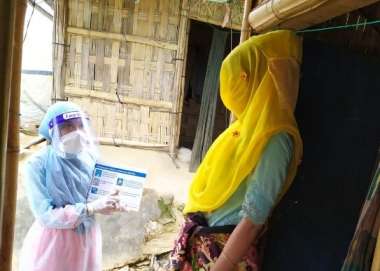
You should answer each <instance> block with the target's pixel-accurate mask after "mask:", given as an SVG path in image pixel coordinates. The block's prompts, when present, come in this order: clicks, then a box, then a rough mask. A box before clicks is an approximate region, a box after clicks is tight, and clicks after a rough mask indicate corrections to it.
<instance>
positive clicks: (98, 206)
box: [86, 191, 119, 215]
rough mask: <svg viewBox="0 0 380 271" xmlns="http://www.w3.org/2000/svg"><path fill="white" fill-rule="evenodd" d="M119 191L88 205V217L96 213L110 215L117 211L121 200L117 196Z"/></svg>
mask: <svg viewBox="0 0 380 271" xmlns="http://www.w3.org/2000/svg"><path fill="white" fill-rule="evenodd" d="M118 193H119V191H115V192H113V193H111V194H108V195H105V196H103V197H101V198H99V199H97V200H94V201H92V202H90V203H87V205H86V206H87V213H88V215H93V214H96V213H99V214H103V215H109V214H111V213H112V212H114V211H117V207H118V205H119V199H118V198H117V194H118Z"/></svg>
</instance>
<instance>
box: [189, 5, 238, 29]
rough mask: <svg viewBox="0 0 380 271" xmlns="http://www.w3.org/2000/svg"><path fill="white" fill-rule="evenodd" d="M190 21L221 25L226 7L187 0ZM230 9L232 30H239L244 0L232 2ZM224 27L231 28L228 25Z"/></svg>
mask: <svg viewBox="0 0 380 271" xmlns="http://www.w3.org/2000/svg"><path fill="white" fill-rule="evenodd" d="M189 6H190V10H189V17H190V19H193V20H197V21H201V22H206V23H210V24H215V25H219V26H220V25H222V23H223V20H224V16H225V14H226V5H225V4H220V3H215V2H209V1H204V0H189ZM229 6H230V7H231V18H232V28H233V29H236V30H240V28H241V23H242V20H243V10H244V0H232V1H231V3H229ZM226 27H229V28H230V27H231V24H230V23H228V24H227V25H226Z"/></svg>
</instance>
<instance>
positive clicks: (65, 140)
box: [59, 130, 87, 154]
mask: <svg viewBox="0 0 380 271" xmlns="http://www.w3.org/2000/svg"><path fill="white" fill-rule="evenodd" d="M86 145H87V140H86V139H85V137H84V134H83V132H81V131H79V130H76V131H74V132H71V133H68V134H66V135H64V136H62V137H61V142H60V144H59V148H60V149H61V151H62V152H64V153H67V154H78V153H80V152H82V151H83V149H84V148H85V146H86Z"/></svg>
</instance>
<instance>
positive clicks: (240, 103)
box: [171, 30, 302, 271]
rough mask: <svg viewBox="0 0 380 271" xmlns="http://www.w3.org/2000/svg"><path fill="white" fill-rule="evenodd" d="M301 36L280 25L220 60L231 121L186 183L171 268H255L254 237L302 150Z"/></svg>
mask: <svg viewBox="0 0 380 271" xmlns="http://www.w3.org/2000/svg"><path fill="white" fill-rule="evenodd" d="M301 58H302V41H301V40H300V38H299V37H297V36H296V35H295V34H294V33H293V32H291V31H286V30H279V31H274V32H270V33H266V34H263V35H258V36H254V37H252V38H250V39H249V40H247V41H246V42H244V43H242V44H241V45H239V46H238V47H236V48H235V49H234V50H233V51H232V52H231V53H230V54H229V55H228V56H227V57H226V59H225V60H224V61H223V64H222V67H221V72H220V94H221V98H222V101H223V103H224V105H225V106H226V107H227V108H228V109H229V110H230V111H231V112H232V113H233V114H234V115H235V116H236V117H237V120H236V121H235V122H234V123H233V124H232V125H231V126H230V127H229V128H228V129H227V130H226V131H224V132H223V133H222V134H221V135H220V136H219V137H218V138H217V139H216V140H215V142H214V143H213V145H212V146H211V147H210V149H209V151H208V152H207V154H206V156H205V158H204V160H203V161H202V163H201V165H200V166H199V168H198V170H197V172H196V174H195V176H194V179H193V181H192V184H191V186H190V190H189V195H188V201H187V203H186V205H185V209H184V213H185V214H186V222H185V224H184V225H183V227H182V229H181V232H180V235H179V238H178V240H177V241H176V244H175V248H174V251H173V254H172V261H171V263H172V268H173V269H174V270H211V271H224V270H226V271H227V270H228V271H229V270H231V271H232V270H259V259H258V256H257V255H258V251H257V248H256V244H257V241H258V236H259V234H260V232H261V231H262V225H264V224H265V223H266V221H267V219H268V217H269V215H270V213H271V212H272V210H273V208H274V207H275V205H276V203H277V202H278V201H279V199H280V198H281V196H282V195H283V194H284V193H285V192H286V191H287V189H288V188H289V186H290V184H291V183H292V180H293V179H294V176H295V174H296V171H297V167H298V165H299V162H300V160H301V156H302V140H301V137H300V134H299V131H298V128H297V123H296V121H295V118H294V108H295V105H296V101H297V96H298V83H299V67H300V63H301Z"/></svg>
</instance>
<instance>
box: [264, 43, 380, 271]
mask: <svg viewBox="0 0 380 271" xmlns="http://www.w3.org/2000/svg"><path fill="white" fill-rule="evenodd" d="M303 59H304V60H303V66H302V75H301V85H300V96H299V100H298V104H297V109H296V117H297V120H298V124H299V126H300V130H301V134H302V137H303V140H304V157H303V162H302V165H301V166H300V169H299V171H298V175H297V178H296V180H295V181H294V184H293V186H292V187H291V189H290V191H289V193H288V194H287V195H286V197H285V198H284V199H283V201H282V202H281V203H280V205H279V207H278V208H277V209H276V211H275V213H274V215H273V217H272V221H271V227H270V231H269V235H268V243H267V247H266V250H265V255H266V257H265V259H264V270H265V271H278V270H283V271H295V270H296V271H298V270H300V271H301V270H302V271H338V270H340V268H341V266H342V264H343V261H344V259H345V257H346V253H347V249H348V247H349V244H350V241H351V238H352V236H353V234H354V231H355V227H356V224H357V220H358V217H359V214H360V210H361V206H362V204H363V201H364V198H365V195H366V193H367V190H368V186H369V183H370V178H371V176H370V175H371V170H372V168H373V166H374V163H375V159H376V155H377V151H378V148H379V144H380V124H379V101H380V77H379V66H380V60H379V59H376V58H373V57H372V58H370V57H368V56H364V55H360V54H356V53H353V52H351V51H349V50H346V49H344V48H335V47H333V46H331V45H330V44H325V43H321V42H318V41H315V40H313V39H310V38H304V58H303Z"/></svg>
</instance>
